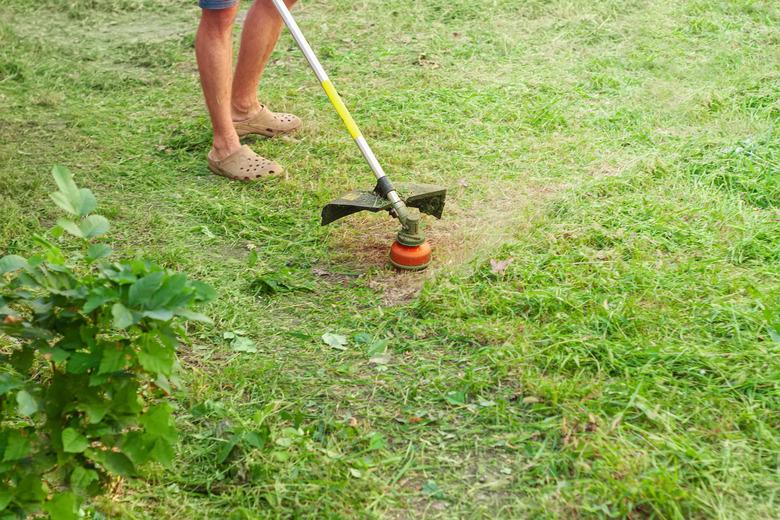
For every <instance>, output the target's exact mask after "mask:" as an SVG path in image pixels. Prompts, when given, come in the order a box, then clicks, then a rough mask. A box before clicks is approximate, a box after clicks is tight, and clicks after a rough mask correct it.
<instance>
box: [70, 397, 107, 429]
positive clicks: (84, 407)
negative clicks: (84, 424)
mask: <svg viewBox="0 0 780 520" xmlns="http://www.w3.org/2000/svg"><path fill="white" fill-rule="evenodd" d="M109 406H110V405H109V403H107V402H106V403H103V402H98V403H84V402H81V403H79V404H78V405H77V407H76V408H77V409H79V410H81V411H82V412H84V413H86V414H87V419H89V423H90V424H97V423H99V422H100V421H102V420H103V417H105V416H106V413H107V412H108V409H109Z"/></svg>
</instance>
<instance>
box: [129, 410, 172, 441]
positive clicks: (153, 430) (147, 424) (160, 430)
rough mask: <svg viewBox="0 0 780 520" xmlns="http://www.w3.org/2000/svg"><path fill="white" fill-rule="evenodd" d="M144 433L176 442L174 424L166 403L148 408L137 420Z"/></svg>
mask: <svg viewBox="0 0 780 520" xmlns="http://www.w3.org/2000/svg"><path fill="white" fill-rule="evenodd" d="M138 422H140V423H141V425H143V427H144V429H145V430H146V433H148V434H150V435H154V436H155V437H160V438H163V439H165V440H167V441H170V442H176V439H177V438H178V436H177V434H176V425H175V424H174V422H173V416H172V415H171V406H170V405H169V404H167V403H162V404H158V405H156V406H153V407H151V408H149V411H147V412H146V413H145V414H144V415H143V416H142V417H141V418H140V419H139V421H138Z"/></svg>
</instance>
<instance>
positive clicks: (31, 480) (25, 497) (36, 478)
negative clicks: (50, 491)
mask: <svg viewBox="0 0 780 520" xmlns="http://www.w3.org/2000/svg"><path fill="white" fill-rule="evenodd" d="M14 499H15V500H16V502H31V503H35V502H41V501H43V500H45V499H46V492H45V491H44V489H43V481H42V480H41V477H40V475H35V474H30V475H27V476H26V477H24V478H23V479H22V481H21V482H19V484H17V485H16V496H15V497H14Z"/></svg>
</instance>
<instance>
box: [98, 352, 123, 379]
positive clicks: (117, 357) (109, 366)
mask: <svg viewBox="0 0 780 520" xmlns="http://www.w3.org/2000/svg"><path fill="white" fill-rule="evenodd" d="M124 367H125V350H124V349H123V348H121V347H117V346H114V345H106V346H105V347H103V353H102V355H101V356H100V368H98V374H110V373H112V372H118V371H120V370H122V369H123V368H124Z"/></svg>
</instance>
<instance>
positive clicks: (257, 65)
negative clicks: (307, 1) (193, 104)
mask: <svg viewBox="0 0 780 520" xmlns="http://www.w3.org/2000/svg"><path fill="white" fill-rule="evenodd" d="M295 2H296V0H285V3H286V4H287V6H288V7H292V6H293V5H294V4H295ZM281 32H282V18H281V17H280V16H279V13H278V12H277V11H276V8H275V7H274V5H273V3H272V2H271V0H255V1H254V3H253V4H252V7H250V9H249V12H248V13H247V16H246V21H245V22H244V29H243V31H242V33H241V48H240V50H239V52H238V63H237V65H236V74H235V77H234V78H233V95H232V100H231V103H232V118H233V120H234V121H242V120H245V119H247V118H249V117H250V116H252V115H253V114H254V113H256V112H258V111H259V110H260V102H259V101H258V99H257V87H258V85H259V84H260V77H261V76H262V74H263V70H264V69H265V65H266V63H268V58H269V57H270V56H271V52H273V50H274V47H275V46H276V42H277V40H279V35H280V34H281Z"/></svg>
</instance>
